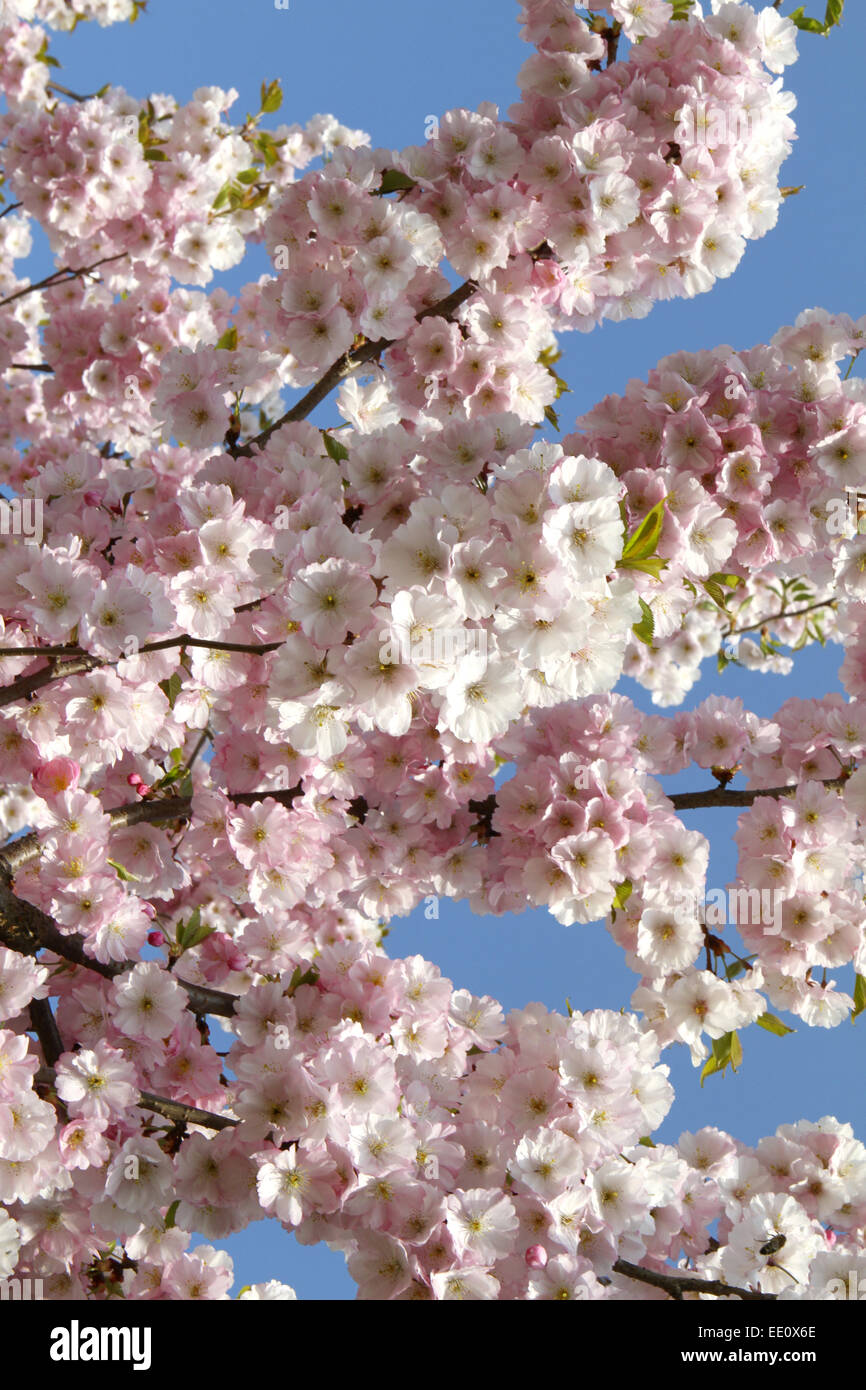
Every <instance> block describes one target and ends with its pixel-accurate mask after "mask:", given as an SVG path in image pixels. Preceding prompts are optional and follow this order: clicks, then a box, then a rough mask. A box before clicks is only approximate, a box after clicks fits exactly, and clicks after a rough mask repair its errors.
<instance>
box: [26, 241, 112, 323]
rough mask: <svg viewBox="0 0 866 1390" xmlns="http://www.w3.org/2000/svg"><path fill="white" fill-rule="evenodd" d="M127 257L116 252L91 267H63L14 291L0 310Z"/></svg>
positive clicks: (95, 262)
mask: <svg viewBox="0 0 866 1390" xmlns="http://www.w3.org/2000/svg"><path fill="white" fill-rule="evenodd" d="M128 255H129V252H128V251H118V253H117V255H116V256H103V257H102V259H101V260H99V261H94V262H93V265H83V266H79V267H78V269H77V270H76V269H75V268H74V267H72V266H64V267H63V268H62V269H61V270H55V271H54V273H53V274H52V275H46V277H45V279H44V280H37V281H36V283H35V284H34V285H25V287H24V289H23V290H16V291H15V293H14V294H10V295H7V296H6V298H5V299H0V309H2V308H4V307H5V305H7V304H14V302H15V300H16V299H23V297H24V296H25V295H26V294H33V293H35V291H36V290H50V289H53V288H54V286H55V285H66V284H68V283H69V281H70V280H77V279H79V278H80V276H82V275H92V274H93V271H94V270H98V269H99V267H100V266H101V265H110V264H111V262H112V261H122V260H123V259H124V258H125V257H126V256H128Z"/></svg>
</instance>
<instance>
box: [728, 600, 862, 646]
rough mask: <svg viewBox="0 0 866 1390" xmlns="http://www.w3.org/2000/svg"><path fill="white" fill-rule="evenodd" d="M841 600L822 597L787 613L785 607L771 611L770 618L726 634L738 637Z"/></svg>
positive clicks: (832, 604)
mask: <svg viewBox="0 0 866 1390" xmlns="http://www.w3.org/2000/svg"><path fill="white" fill-rule="evenodd" d="M838 602H839V600H838V599H836V598H822V599H819V601H818V602H817V603H810V604H809V606H808V607H807V608H795V609H794V611H793V612H792V613H786V612H785V610H784V609H782V611H781V612H780V613H771V614H770V616H769V617H768V618H761V619H760V621H758V622H756V623H749V624H748V626H747V627H732V628H730V629H729V630H728V631H727V632H726V633H725V634H724V635H725V637H726V638H727V637H738V636H739V635H740V633H741V632H757V631H758V629H759V628H762V627H769V626H770V625H771V624H772V623H778V622H781V621H782V620H785V621H787V619H789V618H802V617H803V615H804V614H805V613H814V611H815V609H816V608H835V607H836V605H837V604H838Z"/></svg>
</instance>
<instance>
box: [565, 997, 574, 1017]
mask: <svg viewBox="0 0 866 1390" xmlns="http://www.w3.org/2000/svg"><path fill="white" fill-rule="evenodd" d="M565 1007H566V1008H567V1009H568V1016H569V1018H574V1009H573V1008H572V1007H571V1000H570V999H569V997H568V995H566V996H565Z"/></svg>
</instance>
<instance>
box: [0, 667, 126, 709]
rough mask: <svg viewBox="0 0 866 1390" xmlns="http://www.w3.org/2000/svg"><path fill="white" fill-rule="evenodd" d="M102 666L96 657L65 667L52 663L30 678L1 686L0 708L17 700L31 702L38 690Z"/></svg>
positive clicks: (32, 674) (22, 677) (24, 677)
mask: <svg viewBox="0 0 866 1390" xmlns="http://www.w3.org/2000/svg"><path fill="white" fill-rule="evenodd" d="M101 665H102V663H101V662H100V661H99V660H98V658H97V657H95V656H88V657H81V658H80V659H76V660H74V661H72V662H71V663H70V664H69V665H68V666H63V667H58V665H57V663H56V662H54V661H51V662H49V664H48V665H47V666H43V667H42V669H41V671H33V672H32V673H31V674H30V675H29V676H19V677H18V678H17V680H14V681H11V682H10V684H9V685H2V686H0V708H2V707H3V706H4V705H14V704H15V702H16V700H29V699H30V696H31V695H35V694H36V691H37V690H41V689H42V687H43V686H45V685H51V683H52V681H62V680H66V678H67V676H77V675H80V674H81V673H82V672H86V671H92V670H93V669H94V667H95V666H101Z"/></svg>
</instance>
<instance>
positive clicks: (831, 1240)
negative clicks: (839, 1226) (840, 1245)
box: [824, 1226, 837, 1250]
mask: <svg viewBox="0 0 866 1390" xmlns="http://www.w3.org/2000/svg"><path fill="white" fill-rule="evenodd" d="M824 1235H825V1236H826V1238H827V1244H828V1245H829V1247H830V1249H831V1250H832V1249H833V1246H834V1245H835V1244H836V1240H837V1236H836V1232H835V1231H834V1230H832V1229H831V1228H830V1227H829V1226H828V1227H827V1229H826V1231H825V1232H824Z"/></svg>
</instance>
